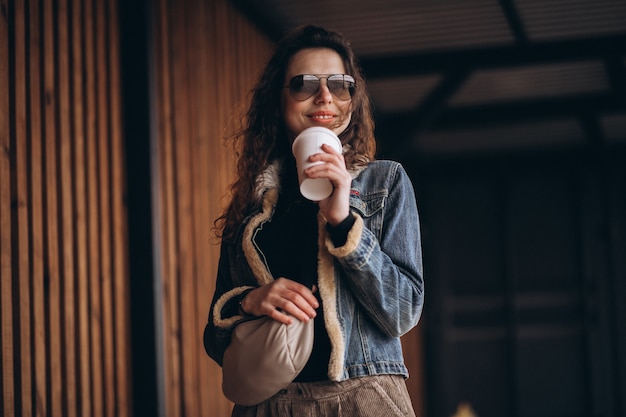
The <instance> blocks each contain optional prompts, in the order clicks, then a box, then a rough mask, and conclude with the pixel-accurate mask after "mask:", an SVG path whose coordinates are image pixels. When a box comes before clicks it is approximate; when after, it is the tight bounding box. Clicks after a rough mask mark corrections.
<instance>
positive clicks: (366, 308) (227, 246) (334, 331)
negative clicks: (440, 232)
mask: <svg viewBox="0 0 626 417" xmlns="http://www.w3.org/2000/svg"><path fill="white" fill-rule="evenodd" d="M277 172H278V167H277V166H272V167H270V169H268V171H267V172H266V173H265V174H264V176H263V178H262V180H261V181H260V187H259V196H262V197H260V198H262V200H263V206H262V209H261V210H260V211H259V212H257V213H254V214H253V215H251V216H250V217H248V219H247V221H246V222H244V224H242V225H241V226H240V228H239V232H238V233H237V234H236V238H235V239H234V240H233V241H230V242H226V241H223V242H222V247H221V254H220V261H219V266H218V272H217V283H216V291H215V294H214V298H213V301H212V304H211V310H210V313H209V321H208V323H207V325H206V328H205V334H204V345H205V348H206V350H207V353H208V354H209V356H211V358H213V359H214V360H215V361H216V362H217V363H218V364H220V365H221V364H222V358H223V354H224V350H225V349H226V347H227V346H228V343H229V341H230V334H231V332H232V329H233V327H234V325H236V324H237V323H238V322H239V321H240V320H242V319H243V318H244V317H242V316H239V315H231V316H228V315H227V314H225V312H226V311H227V310H228V309H226V308H225V307H226V305H227V304H228V302H229V301H232V300H233V298H234V297H237V296H239V295H240V294H241V293H243V292H244V291H245V290H246V289H248V288H255V287H257V286H260V285H264V284H266V283H268V282H271V281H272V280H273V279H274V278H273V277H272V276H271V275H270V273H269V270H268V268H267V266H266V264H265V262H264V257H263V255H262V253H260V250H259V248H258V246H256V244H255V242H254V237H255V233H256V231H258V230H259V228H260V227H261V226H262V224H263V223H264V222H266V221H271V216H272V214H273V209H274V206H275V204H276V200H277V196H278V192H277V189H278V186H279V184H278V180H277V178H278V175H277ZM350 206H351V210H352V212H353V213H354V214H355V216H356V222H355V224H354V226H353V227H352V229H351V230H350V231H349V233H348V239H347V241H346V243H345V244H344V245H343V246H341V247H335V246H334V245H333V243H332V240H331V239H330V237H329V236H328V233H327V231H326V220H325V218H324V217H323V216H322V215H321V214H318V225H319V241H318V242H319V243H318V288H319V291H320V296H321V298H322V305H323V308H324V317H325V325H326V330H327V331H328V335H329V338H330V341H331V345H332V351H331V357H330V362H329V366H328V377H329V379H331V380H333V381H342V380H345V379H348V378H355V377H359V376H365V375H378V374H400V375H404V376H405V377H408V371H407V368H406V366H405V365H404V359H403V356H402V348H401V345H400V339H399V337H400V336H402V335H403V334H405V333H406V332H408V331H409V330H411V329H412V328H413V327H414V326H415V325H416V324H417V322H418V320H419V318H420V315H421V312H422V306H423V301H424V281H423V275H422V253H421V238H420V226H419V216H418V212H417V205H416V201H415V193H414V190H413V186H412V184H411V182H410V180H409V178H408V176H407V174H406V172H405V171H404V169H403V168H402V166H401V165H400V164H398V163H397V162H392V161H373V162H370V163H369V164H368V165H367V167H366V168H365V169H362V170H360V171H358V172H354V173H353V180H352V186H351V192H350Z"/></svg>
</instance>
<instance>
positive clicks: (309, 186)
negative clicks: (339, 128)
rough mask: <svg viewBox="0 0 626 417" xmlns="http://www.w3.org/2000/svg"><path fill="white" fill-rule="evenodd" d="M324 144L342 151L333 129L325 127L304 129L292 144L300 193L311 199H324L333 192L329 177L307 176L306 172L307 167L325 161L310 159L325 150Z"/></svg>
mask: <svg viewBox="0 0 626 417" xmlns="http://www.w3.org/2000/svg"><path fill="white" fill-rule="evenodd" d="M324 144H326V145H330V146H332V147H333V148H334V149H335V150H336V151H337V152H341V141H340V140H339V138H338V137H337V135H335V133H334V132H333V131H332V130H329V129H326V128H325V127H310V128H308V129H304V130H303V131H302V132H300V134H299V135H298V136H297V137H296V139H295V140H294V141H293V145H292V146H291V150H292V152H293V156H294V157H295V158H296V166H297V169H298V182H299V183H300V193H301V194H302V195H303V196H304V197H305V198H308V199H309V200H311V201H321V200H324V199H325V198H328V196H330V195H331V194H332V192H333V185H332V184H331V182H330V181H329V180H328V179H327V178H307V176H306V175H305V174H304V171H305V170H306V169H307V168H309V167H312V166H314V165H319V164H323V163H324V162H322V161H316V162H310V161H309V157H310V156H311V155H314V154H316V153H320V152H324V151H323V150H322V145H324Z"/></svg>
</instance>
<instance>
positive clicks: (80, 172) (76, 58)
mask: <svg viewBox="0 0 626 417" xmlns="http://www.w3.org/2000/svg"><path fill="white" fill-rule="evenodd" d="M83 4H84V2H82V1H73V2H72V33H73V35H74V36H73V37H72V57H73V60H72V81H73V85H72V93H73V94H72V108H73V118H72V122H73V137H74V155H73V156H74V158H73V162H72V164H73V166H74V195H75V196H76V202H75V206H74V222H75V226H74V233H75V248H76V249H75V254H74V257H75V262H76V277H77V279H76V298H77V301H76V312H77V315H78V318H77V321H78V324H77V326H78V329H77V341H76V343H77V346H78V363H77V368H78V371H77V379H78V381H79V382H78V388H77V395H78V398H77V409H78V412H79V414H80V415H81V416H85V415H91V378H90V375H89V371H90V352H91V350H90V346H89V342H90V340H89V286H88V279H87V277H88V276H89V268H88V254H87V213H86V211H87V201H86V196H87V190H86V182H85V177H86V167H85V163H86V157H85V155H86V147H85V123H84V120H85V117H86V116H85V101H86V97H85V96H86V94H87V92H86V89H85V88H84V87H83V81H84V79H85V78H84V70H83V69H84V64H85V54H84V39H85V27H84V18H85V16H84V15H83V12H84V9H83Z"/></svg>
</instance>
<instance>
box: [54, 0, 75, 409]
mask: <svg viewBox="0 0 626 417" xmlns="http://www.w3.org/2000/svg"><path fill="white" fill-rule="evenodd" d="M67 1H68V0H59V1H58V3H57V16H56V20H57V25H58V49H57V60H58V63H59V66H58V93H57V94H58V98H59V119H58V129H59V158H58V159H59V178H60V193H59V196H60V198H61V204H60V205H61V218H60V223H61V224H60V229H61V234H60V238H61V239H60V245H59V246H60V249H61V254H60V255H61V258H62V266H63V278H62V284H63V289H62V291H63V292H62V306H61V307H62V314H63V321H62V323H63V326H64V330H63V337H64V339H63V340H62V344H63V348H62V349H63V358H64V359H63V364H64V369H63V379H64V380H63V393H64V401H65V407H64V413H65V415H66V416H68V417H75V416H77V415H78V414H77V413H78V410H77V398H78V397H77V395H76V391H77V388H78V386H77V384H76V344H75V334H76V333H75V328H76V317H75V310H74V308H75V293H74V291H75V274H74V230H73V225H74V194H73V193H72V191H73V187H72V180H73V178H74V175H73V172H72V146H73V137H72V135H71V121H70V116H71V113H72V108H71V107H70V62H69V58H70V51H71V48H70V43H69V35H68V30H69V16H68V14H69V13H70V11H69V9H68V4H67Z"/></svg>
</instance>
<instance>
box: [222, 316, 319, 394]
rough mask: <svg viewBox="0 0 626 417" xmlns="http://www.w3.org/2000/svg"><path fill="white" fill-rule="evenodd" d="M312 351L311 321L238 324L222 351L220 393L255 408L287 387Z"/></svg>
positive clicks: (262, 320) (269, 320)
mask: <svg viewBox="0 0 626 417" xmlns="http://www.w3.org/2000/svg"><path fill="white" fill-rule="evenodd" d="M312 349H313V320H309V321H308V322H306V323H305V322H302V321H300V320H297V319H294V320H293V321H292V323H291V324H289V325H287V324H282V323H280V322H278V321H276V320H274V319H272V318H271V317H267V316H265V317H261V318H257V319H253V320H248V321H244V322H241V323H239V324H238V325H237V326H236V327H235V329H234V330H233V334H232V339H231V342H230V345H228V348H226V351H225V352H224V361H223V364H222V377H223V378H222V391H223V392H224V395H225V396H226V398H228V399H229V400H231V401H233V402H234V403H236V404H239V405H245V406H250V405H256V404H259V403H261V402H263V401H265V400H266V399H268V398H270V397H272V396H273V395H274V394H276V393H277V392H278V391H280V390H281V389H283V388H285V387H286V386H287V385H289V384H290V383H291V382H292V381H293V380H294V379H295V378H296V376H298V374H299V373H300V371H302V369H303V368H304V365H306V363H307V361H308V360H309V357H310V356H311V350H312Z"/></svg>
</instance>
